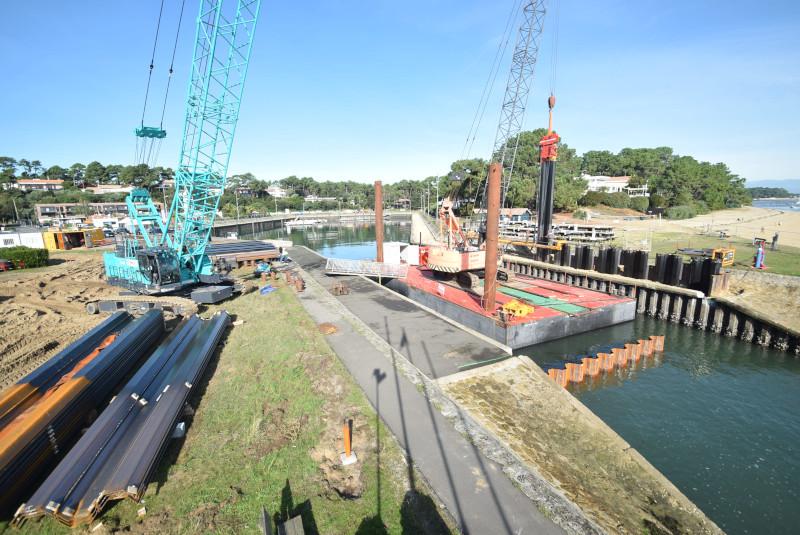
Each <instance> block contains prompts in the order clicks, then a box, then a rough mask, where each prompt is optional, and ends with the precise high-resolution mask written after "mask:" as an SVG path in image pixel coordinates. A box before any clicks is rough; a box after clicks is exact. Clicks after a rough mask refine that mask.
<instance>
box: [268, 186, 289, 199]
mask: <svg viewBox="0 0 800 535" xmlns="http://www.w3.org/2000/svg"><path fill="white" fill-rule="evenodd" d="M267 193H269V194H270V195H272V196H273V197H277V198H279V199H282V198H284V197H288V195H287V194H286V190H285V189H283V188H282V187H280V186H276V185H275V184H273V185H271V186H269V187H267Z"/></svg>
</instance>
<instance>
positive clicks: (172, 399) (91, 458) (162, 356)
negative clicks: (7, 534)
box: [13, 312, 229, 526]
mask: <svg viewBox="0 0 800 535" xmlns="http://www.w3.org/2000/svg"><path fill="white" fill-rule="evenodd" d="M228 321H229V319H228V315H227V314H226V313H224V312H222V313H217V315H215V316H214V317H213V318H212V319H210V320H207V321H202V320H200V319H199V318H197V317H192V318H187V319H185V320H184V321H183V322H182V323H181V324H180V325H179V326H178V328H176V330H175V331H173V333H171V334H170V336H169V337H168V338H167V339H166V340H165V341H164V343H163V344H162V345H161V346H159V348H158V349H157V350H156V351H155V352H154V353H153V355H152V356H151V357H150V358H149V359H148V361H147V362H146V363H145V364H144V365H143V366H142V368H141V369H140V370H139V372H137V374H136V375H135V376H134V377H133V378H132V379H131V380H130V381H129V382H128V384H127V385H126V386H125V387H124V388H123V389H122V391H121V392H120V394H119V395H118V396H117V397H116V398H115V399H114V401H113V402H112V403H111V404H110V405H109V406H108V407H107V409H106V410H105V411H104V412H103V413H102V414H101V415H100V417H99V418H98V420H97V421H96V422H95V423H94V424H93V425H92V427H91V428H90V429H89V430H88V431H87V432H86V434H85V435H84V436H83V437H82V438H81V440H80V441H79V442H78V443H77V444H76V445H75V447H74V448H73V449H72V451H70V453H69V454H68V456H67V457H65V458H64V460H63V461H62V463H61V464H59V466H58V467H57V468H56V470H54V471H53V473H52V474H51V475H50V477H49V478H48V479H47V480H46V481H45V482H44V484H42V486H41V487H40V488H39V489H38V490H37V491H36V493H35V494H34V495H33V496H32V497H31V499H30V500H29V501H28V503H27V504H25V505H23V506H22V507H20V508H19V509H18V510H17V514H16V515H15V518H14V521H13V523H14V525H21V524H22V523H24V521H25V520H26V519H27V518H30V517H34V516H40V515H49V516H53V517H55V518H56V520H58V521H59V522H61V523H62V524H65V525H68V526H76V525H78V524H80V523H84V522H86V523H88V522H91V521H92V520H93V519H94V518H95V517H96V516H97V514H98V513H99V512H100V511H101V510H102V508H103V506H104V505H105V504H106V503H107V501H108V500H113V499H120V498H125V497H130V498H132V499H134V500H137V501H138V500H140V499H141V497H142V494H143V493H144V491H145V490H146V488H147V485H148V483H149V481H150V479H151V477H152V474H153V471H154V470H155V467H156V466H157V464H158V462H159V460H160V458H161V456H162V455H163V452H164V450H165V449H166V446H167V444H168V443H169V439H170V436H171V435H172V432H173V430H174V428H175V426H176V424H177V422H178V420H179V419H180V417H181V413H182V411H183V407H184V406H185V404H186V401H187V400H188V397H189V394H190V392H191V390H192V387H193V386H194V385H195V384H196V383H197V381H198V380H199V379H200V377H201V376H202V374H203V372H204V370H205V368H206V365H207V364H208V361H209V360H210V358H211V356H212V355H213V353H214V350H215V348H216V347H217V345H218V343H219V341H220V339H221V338H222V336H223V334H224V330H225V327H226V325H227V324H228Z"/></svg>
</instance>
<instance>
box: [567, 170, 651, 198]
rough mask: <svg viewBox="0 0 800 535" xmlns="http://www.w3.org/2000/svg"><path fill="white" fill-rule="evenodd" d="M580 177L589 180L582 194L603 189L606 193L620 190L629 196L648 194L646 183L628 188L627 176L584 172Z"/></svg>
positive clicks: (644, 195) (645, 195)
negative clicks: (593, 174) (638, 186)
mask: <svg viewBox="0 0 800 535" xmlns="http://www.w3.org/2000/svg"><path fill="white" fill-rule="evenodd" d="M581 178H583V179H584V180H586V181H587V182H589V187H588V188H587V189H586V191H585V192H584V194H586V193H588V192H590V191H605V192H606V193H618V192H620V191H622V192H625V193H627V194H628V195H629V196H631V197H647V196H649V195H650V193H649V192H648V189H647V184H645V185H644V186H642V187H640V188H629V187H628V182H629V181H630V179H631V177H629V176H603V175H597V176H592V175H588V174H586V173H584V174H582V175H581Z"/></svg>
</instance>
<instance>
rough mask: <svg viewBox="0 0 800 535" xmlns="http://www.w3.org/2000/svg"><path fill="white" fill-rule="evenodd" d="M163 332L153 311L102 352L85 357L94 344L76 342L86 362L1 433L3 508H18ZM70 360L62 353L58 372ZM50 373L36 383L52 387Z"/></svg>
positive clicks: (159, 316)
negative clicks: (34, 482)
mask: <svg viewBox="0 0 800 535" xmlns="http://www.w3.org/2000/svg"><path fill="white" fill-rule="evenodd" d="M124 316H127V313H122V318H124ZM115 318H116V319H115ZM122 318H121V317H120V315H115V316H112V317H111V318H110V319H109V320H108V321H111V323H112V324H113V325H115V327H113V328H112V327H110V326H106V327H107V328H109V329H112V330H113V329H114V328H117V329H118V328H121V327H120V325H119V324H120V323H124V319H122ZM115 322H116V323H115ZM104 325H105V324H104ZM96 330H97V331H98V332H99V331H102V330H103V329H99V330H98V329H96ZM92 332H95V331H92ZM163 332H164V320H163V316H162V314H161V311H160V310H151V311H149V312H147V313H146V314H145V315H144V316H142V317H140V318H138V319H136V320H134V321H133V322H131V323H130V324H129V325H128V326H127V327H126V328H125V329H124V330H123V331H122V332H121V333H120V334H119V335H118V336H116V338H115V339H114V340H113V341H111V342H110V343H109V344H108V345H107V346H106V347H105V348H103V349H102V350H98V349H95V351H92V352H91V353H89V354H88V355H85V353H86V349H87V347H88V345H90V344H89V343H88V342H87V340H86V337H84V338H81V339H80V340H79V341H78V342H77V344H78V346H76V351H77V352H78V353H81V354H84V355H85V356H84V358H82V359H80V361H79V362H77V364H76V365H75V366H74V367H73V368H72V370H71V371H69V373H66V374H64V375H61V376H60V378H59V379H58V380H57V381H56V382H55V384H53V385H52V386H51V387H50V388H48V389H47V390H46V391H43V392H42V393H41V395H40V396H39V399H38V400H36V401H35V403H33V404H30V406H28V407H27V408H26V409H25V410H24V411H23V412H21V413H20V414H19V415H18V416H17V417H16V418H14V420H13V421H10V422H9V423H8V424H7V425H6V426H4V428H3V429H2V430H0V505H3V504H4V505H5V506H6V507H8V506H13V505H14V503H13V502H14V501H16V502H17V503H19V502H18V500H19V494H20V493H21V492H22V491H23V490H24V487H25V485H27V484H29V483H30V480H31V479H33V478H35V477H37V476H38V475H39V474H40V473H41V472H42V471H44V470H45V469H46V468H47V467H48V466H49V465H50V461H51V460H55V458H56V457H55V456H57V455H59V454H60V453H61V450H63V449H64V445H65V444H68V443H69V442H70V441H71V440H72V439H73V437H74V435H75V434H76V432H77V431H79V430H80V428H81V426H82V425H83V424H84V423H85V422H86V418H87V416H88V415H89V413H90V412H91V411H92V410H94V409H95V408H96V407H98V406H99V405H100V403H101V402H102V401H103V399H104V398H105V397H106V396H108V394H109V393H110V392H111V389H112V388H113V387H114V386H116V384H117V383H118V382H119V380H120V379H122V378H123V377H124V376H125V375H126V374H127V373H128V372H129V371H130V369H131V368H132V367H133V365H134V364H135V363H136V362H137V361H138V360H139V359H140V358H141V357H142V356H144V354H145V352H146V351H147V350H148V349H149V348H150V346H151V345H152V344H153V343H155V341H156V340H158V338H159V337H160V336H161V334H162V333H163ZM95 334H97V333H95ZM66 360H68V358H67V356H66V355H64V356H62V354H59V355H57V356H56V359H55V362H54V363H53V366H52V368H54V369H55V368H59V367H61V368H59V369H60V370H61V371H65V368H63V366H62V364H64V363H65V361H66ZM48 373H49V372H47V373H42V374H40V376H35V377H34V379H35V380H36V381H37V382H39V381H41V383H42V384H50V383H51V382H52V378H50V379H46V377H47V375H48Z"/></svg>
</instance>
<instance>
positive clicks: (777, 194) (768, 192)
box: [747, 188, 793, 199]
mask: <svg viewBox="0 0 800 535" xmlns="http://www.w3.org/2000/svg"><path fill="white" fill-rule="evenodd" d="M747 193H749V194H750V196H751V197H752V198H754V199H787V198H789V197H793V195H792V194H791V193H789V190H787V189H785V188H747Z"/></svg>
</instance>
